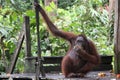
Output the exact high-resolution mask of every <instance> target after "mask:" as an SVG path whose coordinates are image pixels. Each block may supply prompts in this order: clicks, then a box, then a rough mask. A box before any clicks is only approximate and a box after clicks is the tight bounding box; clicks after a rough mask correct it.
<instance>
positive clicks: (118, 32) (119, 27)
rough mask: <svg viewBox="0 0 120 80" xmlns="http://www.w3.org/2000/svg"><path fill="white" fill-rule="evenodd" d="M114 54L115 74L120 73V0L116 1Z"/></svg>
mask: <svg viewBox="0 0 120 80" xmlns="http://www.w3.org/2000/svg"><path fill="white" fill-rule="evenodd" d="M114 52H115V57H114V58H115V59H114V65H115V67H114V68H115V69H114V70H115V73H116V74H119V73H120V0H115V23H114Z"/></svg>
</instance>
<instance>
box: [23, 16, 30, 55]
mask: <svg viewBox="0 0 120 80" xmlns="http://www.w3.org/2000/svg"><path fill="white" fill-rule="evenodd" d="M24 20H25V21H24V22H25V24H24V25H25V26H24V29H25V41H26V55H25V56H26V57H31V40H30V26H29V24H30V20H29V17H28V16H24Z"/></svg>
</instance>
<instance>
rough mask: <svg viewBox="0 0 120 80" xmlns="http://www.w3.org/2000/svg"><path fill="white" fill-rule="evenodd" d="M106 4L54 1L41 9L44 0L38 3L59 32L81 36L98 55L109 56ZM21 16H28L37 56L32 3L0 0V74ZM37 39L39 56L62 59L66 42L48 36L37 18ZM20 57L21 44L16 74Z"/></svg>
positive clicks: (10, 54) (109, 25)
mask: <svg viewBox="0 0 120 80" xmlns="http://www.w3.org/2000/svg"><path fill="white" fill-rule="evenodd" d="M109 1H110V0H57V6H56V4H55V3H54V2H51V3H50V4H49V5H47V6H45V4H46V2H47V0H46V2H45V0H39V2H40V4H41V5H42V7H43V8H44V9H45V10H46V12H47V13H48V14H49V16H50V18H51V20H52V21H53V23H54V24H55V25H56V26H57V27H58V28H59V29H61V30H64V31H70V32H74V33H75V34H81V33H84V34H86V36H87V37H88V38H90V39H91V40H92V41H93V42H94V43H95V45H96V47H97V50H98V52H99V54H100V55H113V31H114V30H113V22H114V21H113V20H114V19H113V18H114V16H113V13H109V12H110V11H109ZM25 15H27V16H29V17H30V29H31V41H32V56H37V43H36V42H37V40H36V38H37V36H36V22H35V21H36V20H35V11H34V6H33V0H0V72H5V71H6V68H8V67H9V65H10V62H11V60H12V57H13V53H14V50H15V48H16V45H17V41H18V35H19V34H20V30H21V28H22V26H23V17H24V16H25ZM110 15H111V16H110ZM40 39H41V50H42V56H64V55H65V53H66V51H67V49H68V42H66V41H65V40H63V39H61V38H57V37H54V36H52V35H51V34H49V33H48V30H47V29H46V24H45V23H44V21H43V19H42V17H41V16H40ZM4 51H7V52H6V53H4ZM24 57H25V43H24V44H23V47H22V50H21V52H20V55H19V58H18V61H17V65H16V68H15V71H16V72H18V73H19V72H24V66H23V65H24V62H25V61H24Z"/></svg>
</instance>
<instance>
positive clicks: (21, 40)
mask: <svg viewBox="0 0 120 80" xmlns="http://www.w3.org/2000/svg"><path fill="white" fill-rule="evenodd" d="M23 40H24V30H23V28H22V30H21V32H20V35H19V38H18V42H17V47H16V49H15V51H14V57H13V59H12V62H11V65H10V67H9V71H8V73H9V74H12V73H13V70H14V68H15V65H16V62H17V59H18V56H19V53H20V50H21V47H22V43H23Z"/></svg>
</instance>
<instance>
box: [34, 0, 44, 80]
mask: <svg viewBox="0 0 120 80" xmlns="http://www.w3.org/2000/svg"><path fill="white" fill-rule="evenodd" d="M34 2H35V3H38V0H34ZM35 14H36V27H37V43H38V63H37V70H36V71H37V72H36V79H37V80H39V75H40V71H41V75H42V77H45V73H44V71H43V67H42V66H43V64H42V59H41V48H40V34H39V10H38V8H37V7H35Z"/></svg>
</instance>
